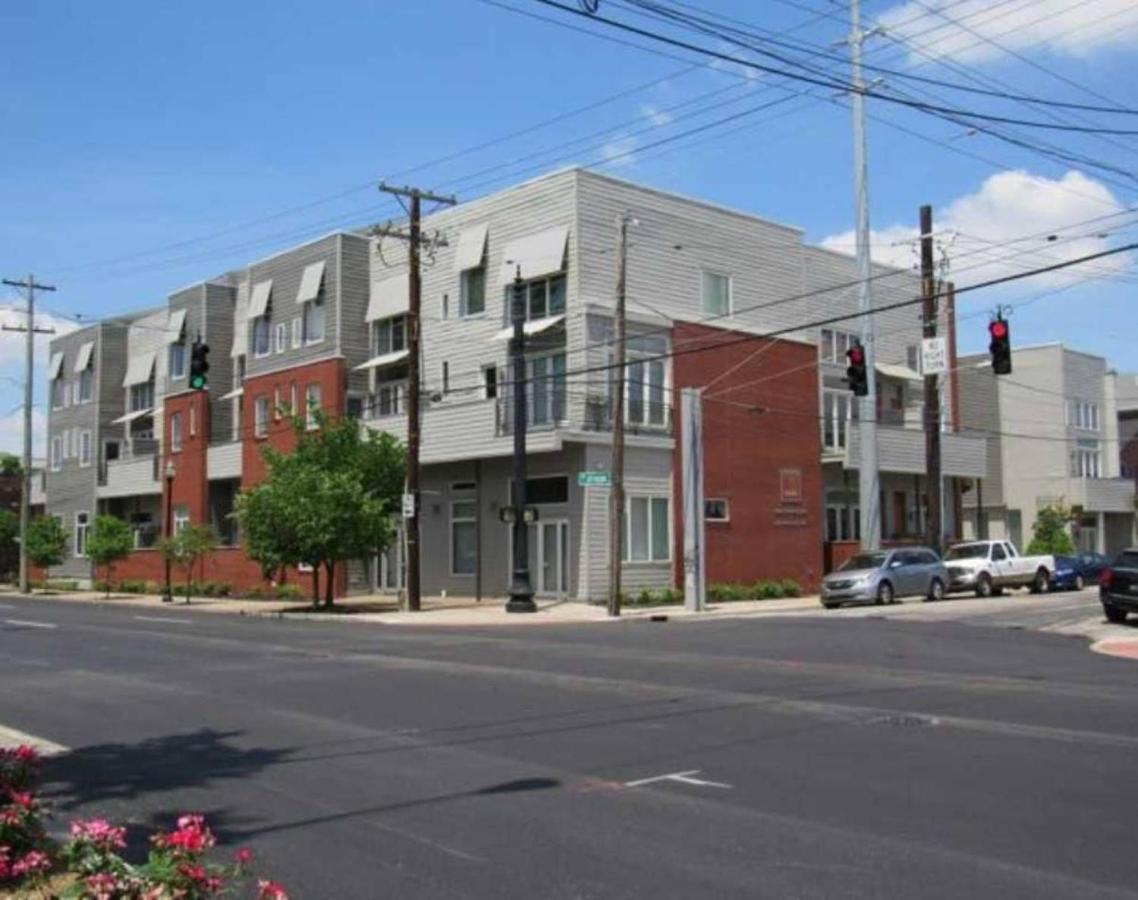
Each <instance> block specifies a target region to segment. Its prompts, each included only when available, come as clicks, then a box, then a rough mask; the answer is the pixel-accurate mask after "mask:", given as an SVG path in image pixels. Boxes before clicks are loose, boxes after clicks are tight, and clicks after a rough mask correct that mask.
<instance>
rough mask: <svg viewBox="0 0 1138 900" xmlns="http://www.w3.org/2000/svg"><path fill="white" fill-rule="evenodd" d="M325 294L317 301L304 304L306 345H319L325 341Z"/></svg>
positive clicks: (322, 293)
mask: <svg viewBox="0 0 1138 900" xmlns="http://www.w3.org/2000/svg"><path fill="white" fill-rule="evenodd" d="M324 312H325V305H324V292H323V291H321V292H320V294H319V295H318V296H317V297H316V299H315V300H309V301H308V302H307V303H305V304H304V343H306V344H318V343H320V341H322V340H324Z"/></svg>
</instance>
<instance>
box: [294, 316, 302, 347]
mask: <svg viewBox="0 0 1138 900" xmlns="http://www.w3.org/2000/svg"><path fill="white" fill-rule="evenodd" d="M291 331H292V349H293V350H297V349H299V348H301V347H303V346H304V317H303V316H297V317H296V318H294V319H293V320H292V329H291Z"/></svg>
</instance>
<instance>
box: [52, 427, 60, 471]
mask: <svg viewBox="0 0 1138 900" xmlns="http://www.w3.org/2000/svg"><path fill="white" fill-rule="evenodd" d="M62 468H63V437H62V436H61V435H58V434H57V435H56V436H55V437H53V438H52V439H51V471H53V472H58V471H59V470H60V469H62Z"/></svg>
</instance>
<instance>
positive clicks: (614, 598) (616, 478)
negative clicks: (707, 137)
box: [608, 216, 628, 616]
mask: <svg viewBox="0 0 1138 900" xmlns="http://www.w3.org/2000/svg"><path fill="white" fill-rule="evenodd" d="M627 268H628V216H621V218H620V236H619V239H618V252H617V259H616V313H615V316H614V320H613V328H614V331H615V333H614V335H613V340H614V342H615V344H616V363H615V367H614V372H615V377H614V379H613V398H612V473H611V478H612V486H611V488H610V489H609V490H610V494H611V496H610V497H609V602H608V613H609V615H610V616H619V615H620V575H621V572H620V567H621V557H622V556H623V555H624V540H623V539H624V381H625V373H624V367H625V356H626V354H625V328H626V325H627V323H626V321H625V319H626V312H625V284H626V278H627V276H626V271H627Z"/></svg>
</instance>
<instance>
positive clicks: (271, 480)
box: [237, 419, 406, 606]
mask: <svg viewBox="0 0 1138 900" xmlns="http://www.w3.org/2000/svg"><path fill="white" fill-rule="evenodd" d="M295 424H296V426H297V432H298V437H297V447H296V451H295V452H293V453H291V454H284V453H278V452H277V451H275V450H272V449H269V448H267V449H266V450H265V461H266V463H267V464H268V474H267V475H266V477H265V480H264V481H262V482H261V483H260V484H258V485H257V486H256V487H254V488H252V489H251V490H248V491H245V492H243V493H242V494H241V496H240V497H239V498H238V500H237V517H238V519H239V521H240V522H241V527H242V529H243V531H244V534H245V541H246V552H247V553H248V554H249V555H250V556H251V557H252V558H254V559H256V560H258V561H259V562H260V563H261V564H262V566H264V567H266V568H267V569H268V568H280V567H282V566H285V565H300V564H304V565H309V566H311V567H312V569H313V598H312V602H313V605H314V606H317V605H319V603H320V577H319V573H320V570H321V569H323V571H324V605H325V606H331V605H332V603H333V597H334V594H335V584H336V582H335V579H336V570H337V567H338V566H339V565H340V564H341V563H342V562H344V561H346V560H349V559H358V558H360V557H364V556H368V555H371V554H374V553H378V552H380V551H382V550H383V549H384V548H385V547H387V545H388V544H389V543H390V542H391V538H392V535H393V534H394V531H395V529H394V524H393V521H392V516H393V514H394V513H395V510H396V508H397V504H398V502H399V497H400V495H401V494H402V491H403V481H404V477H405V470H406V452H405V450H404V448H403V445H402V444H401V443H400V442H399V441H398V440H397V439H396V438H395V437H393V436H392V435H390V434H387V433H385V432H378V433H377V432H373V431H371V430H370V429H366V428H363V427H361V426H360V424H359V423H358V422H356V421H355V420H354V419H347V420H341V421H336V422H331V421H328V420H326V419H322V420H321V421H320V423H319V424H320V427H319V429H317V430H314V431H305V430H304V427H303V423H300V422H297V423H295Z"/></svg>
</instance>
